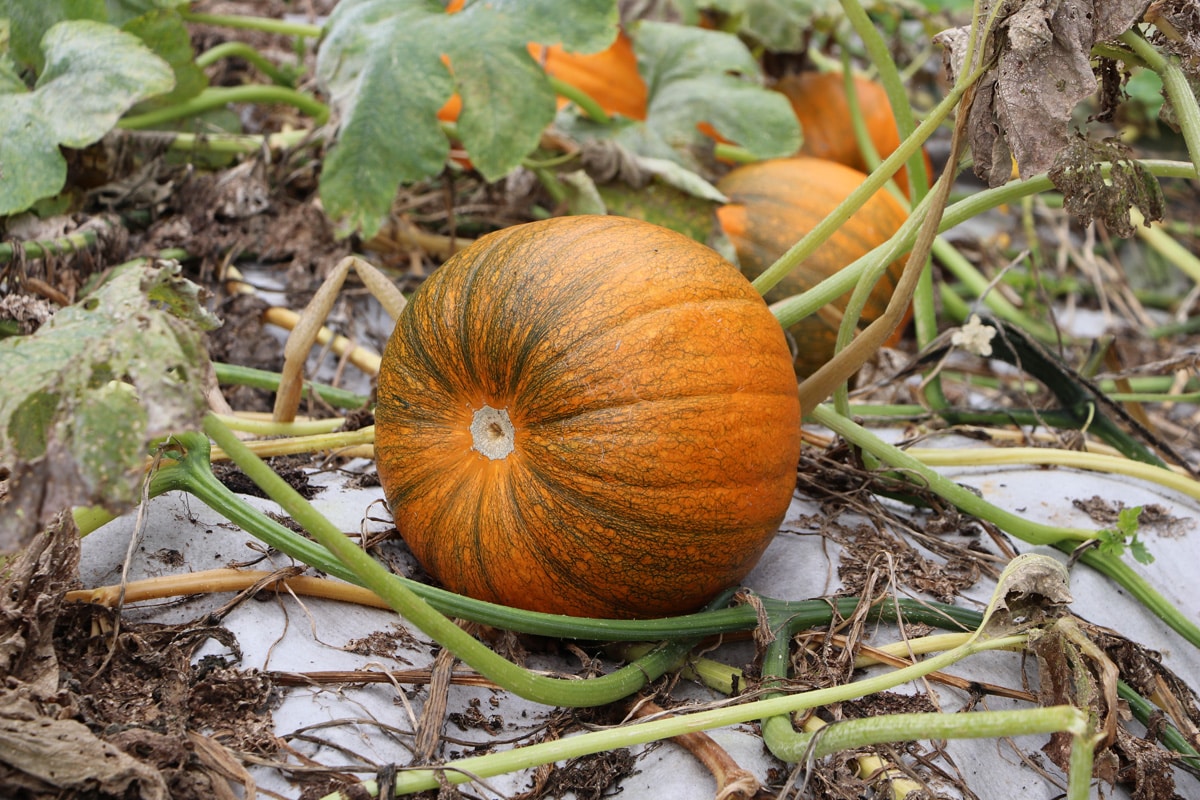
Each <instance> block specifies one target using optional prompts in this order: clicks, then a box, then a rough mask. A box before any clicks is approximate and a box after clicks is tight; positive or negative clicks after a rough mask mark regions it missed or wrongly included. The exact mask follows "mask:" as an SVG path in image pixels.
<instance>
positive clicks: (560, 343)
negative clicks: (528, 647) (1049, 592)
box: [375, 216, 800, 617]
mask: <svg viewBox="0 0 1200 800" xmlns="http://www.w3.org/2000/svg"><path fill="white" fill-rule="evenodd" d="M375 420H376V428H375V450H376V460H377V463H378V468H379V477H380V480H381V482H382V483H383V487H384V490H385V492H386V495H387V498H388V503H389V504H390V506H391V508H392V513H393V515H394V517H395V521H396V527H397V529H398V530H399V532H400V534H401V535H402V536H403V537H404V539H405V541H406V542H407V543H408V544H409V546H410V548H411V549H412V552H413V554H414V555H415V556H416V557H417V559H418V560H419V561H420V563H421V564H422V565H423V566H424V567H425V569H426V570H427V571H428V572H429V573H430V574H431V575H433V576H434V577H435V578H436V579H437V580H439V581H440V582H441V583H442V584H443V585H444V586H446V587H447V588H449V589H451V590H452V591H455V592H458V593H461V594H466V595H469V596H472V597H476V598H480V599H483V600H489V601H493V602H497V603H502V604H505V605H510V606H517V607H521V608H527V609H534V610H537V611H545V612H552V613H561V614H570V615H575V616H595V617H653V616H662V615H670V614H676V613H682V612H687V611H692V610H695V609H696V608H698V607H699V606H701V605H702V604H703V603H705V602H706V601H708V600H709V599H711V598H712V597H713V596H714V595H715V594H716V593H717V592H719V591H721V590H722V589H724V588H726V587H728V586H731V585H734V584H736V583H737V582H738V581H740V580H741V579H742V578H743V577H744V576H745V575H746V573H747V572H749V571H750V569H751V568H752V567H753V566H754V563H755V562H756V561H757V560H758V558H759V556H760V555H761V554H762V552H763V550H764V549H765V548H766V546H767V544H768V542H770V540H771V538H772V537H773V535H774V534H775V532H776V530H777V528H778V525H779V523H780V521H781V520H782V518H783V515H784V513H785V511H786V510H787V507H788V504H789V501H790V499H791V496H792V489H793V487H794V484H795V477H796V464H797V460H798V458H799V451H800V438H799V437H800V408H799V400H798V398H797V393H796V379H795V376H794V374H793V373H792V369H791V357H790V354H789V352H788V349H787V344H786V342H785V339H784V335H783V331H782V330H781V329H780V328H779V324H778V323H777V322H776V321H775V318H774V317H773V316H772V315H771V313H770V311H768V310H767V307H766V304H765V303H764V302H763V301H762V299H761V298H759V296H758V295H757V293H756V292H755V291H754V290H753V288H751V286H750V285H749V283H748V282H747V281H746V279H745V278H744V277H742V275H740V274H739V273H738V271H737V269H736V268H735V267H733V266H732V265H731V264H729V263H728V262H726V261H725V260H724V259H722V258H721V257H720V256H718V255H717V254H716V253H715V252H713V251H712V250H710V249H708V248H707V247H704V246H703V245H701V244H698V243H696V242H694V241H692V240H691V239H688V238H687V237H685V236H683V235H681V234H678V233H675V232H674V231H670V230H668V229H666V228H661V227H659V226H657V225H652V224H650V223H646V222H641V221H638V220H633V219H628V218H622V217H606V216H578V217H558V218H552V219H548V220H544V221H540V222H532V223H529V224H526V225H518V226H515V227H511V228H506V229H504V230H501V231H498V232H496V233H493V234H490V235H488V236H485V237H483V238H481V239H480V240H478V241H477V242H476V243H474V244H472V245H471V246H470V247H468V248H466V249H465V250H463V251H461V252H460V253H458V254H456V255H455V256H454V257H452V258H451V259H449V260H448V261H447V262H446V263H445V264H444V265H443V266H441V267H440V268H439V269H438V270H437V271H436V272H434V274H433V275H432V276H431V277H430V278H429V279H428V280H427V281H426V282H425V283H424V284H423V285H422V286H421V287H420V289H419V290H418V291H417V292H416V293H415V294H414V295H413V297H412V301H411V302H410V304H409V305H408V307H407V309H406V310H405V311H404V313H403V314H402V315H401V317H400V319H399V321H398V322H397V325H396V328H395V331H394V332H393V333H392V336H391V338H390V339H389V341H388V344H387V348H386V350H385V353H384V357H383V365H382V369H381V372H380V375H379V391H378V405H377V407H376V412H375Z"/></svg>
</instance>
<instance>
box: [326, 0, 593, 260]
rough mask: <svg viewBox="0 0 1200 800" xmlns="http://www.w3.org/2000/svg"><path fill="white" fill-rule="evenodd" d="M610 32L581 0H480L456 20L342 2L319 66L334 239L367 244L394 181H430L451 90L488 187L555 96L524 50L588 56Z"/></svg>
mask: <svg viewBox="0 0 1200 800" xmlns="http://www.w3.org/2000/svg"><path fill="white" fill-rule="evenodd" d="M616 32H617V13H616V3H615V1H614V0H579V1H578V2H574V3H572V5H571V13H569V14H565V13H563V11H562V5H561V3H559V2H557V0H490V2H477V3H469V4H468V5H467V6H466V7H465V8H464V9H463V10H462V11H461V12H459V13H457V14H446V13H445V12H444V11H443V9H442V7H441V5H440V4H439V3H436V2H430V1H429V0H343V2H341V3H339V4H338V6H337V7H336V8H335V9H334V12H333V14H332V15H331V16H330V18H329V22H328V24H327V26H326V36H325V40H324V42H323V44H322V46H321V51H320V53H319V54H318V58H317V78H318V80H319V81H320V82H321V84H322V86H323V87H324V88H325V89H326V90H327V91H328V93H329V95H330V97H331V99H332V105H333V107H334V109H335V110H336V112H337V115H338V118H339V119H340V129H339V131H338V138H337V142H336V144H335V145H334V146H333V147H332V148H331V150H330V152H329V154H328V157H327V159H326V161H325V164H324V167H323V169H322V174H321V199H322V202H323V203H324V205H325V210H326V212H327V213H328V214H329V215H330V217H331V218H333V219H334V220H335V221H336V222H337V223H338V225H339V227H340V229H341V230H342V232H344V233H349V232H352V231H355V230H361V231H362V233H363V234H364V236H370V235H372V234H373V233H374V232H375V231H377V230H378V228H379V225H380V224H381V222H382V220H383V219H384V218H385V216H386V215H387V213H388V210H389V209H390V207H391V203H392V199H393V198H394V197H395V193H396V189H397V187H398V186H399V185H400V184H401V183H410V182H414V181H418V180H422V179H424V178H428V177H430V176H433V175H436V174H438V173H439V172H440V171H441V170H442V168H443V166H444V164H445V161H446V157H447V155H448V153H449V149H450V147H449V142H448V141H447V139H446V136H445V134H444V133H443V132H442V129H441V125H440V123H439V122H438V119H437V112H438V110H439V109H440V108H441V107H442V105H444V104H445V102H446V100H447V99H449V97H450V95H451V94H453V93H454V92H455V91H458V92H459V94H460V95H461V96H462V100H463V110H462V114H461V116H460V118H459V121H458V128H457V134H458V136H459V138H460V139H461V140H462V143H463V145H464V146H465V147H466V149H467V152H468V153H470V155H471V161H472V163H473V164H474V166H475V168H476V169H477V170H479V172H480V173H482V174H483V176H484V177H485V178H487V179H488V180H496V179H499V178H501V177H503V176H504V175H505V174H507V173H508V172H509V171H510V170H511V169H512V168H513V167H515V166H517V165H518V164H519V163H520V161H521V159H522V158H524V157H525V156H526V155H528V154H529V153H530V152H532V151H533V149H534V148H535V147H536V146H537V144H538V140H539V137H540V136H541V133H542V131H543V129H544V128H545V127H546V126H547V125H548V124H549V123H550V121H551V120H552V119H553V117H554V107H555V100H554V92H553V90H552V89H551V88H550V84H549V81H548V80H547V78H546V76H545V74H544V73H543V72H542V70H541V69H540V68H539V67H538V65H537V64H536V62H534V60H533V58H532V57H531V56H530V55H529V52H528V50H527V49H526V45H527V44H528V43H530V42H536V43H541V44H558V43H561V44H562V45H563V46H564V47H565V48H566V49H568V50H572V51H576V52H594V51H597V50H601V49H603V48H604V47H606V46H608V45H609V44H610V43H611V42H612V40H613V37H614V36H616ZM443 55H444V56H446V57H447V58H448V59H449V62H450V66H449V67H447V66H446V65H445V64H444V63H443V62H442V56H443Z"/></svg>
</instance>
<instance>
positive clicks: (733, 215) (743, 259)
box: [717, 157, 908, 377]
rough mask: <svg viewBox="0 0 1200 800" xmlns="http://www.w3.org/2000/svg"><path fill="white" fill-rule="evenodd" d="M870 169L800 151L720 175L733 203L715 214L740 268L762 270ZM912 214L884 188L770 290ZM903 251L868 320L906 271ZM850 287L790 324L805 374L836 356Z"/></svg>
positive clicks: (820, 270)
mask: <svg viewBox="0 0 1200 800" xmlns="http://www.w3.org/2000/svg"><path fill="white" fill-rule="evenodd" d="M866 177H867V176H866V175H865V174H863V173H862V172H859V171H858V170H855V169H851V168H850V167H847V166H844V165H842V164H837V163H834V162H832V161H826V160H824V159H819V158H808V157H797V158H784V159H777V160H774V161H761V162H759V163H756V164H748V165H746V166H743V167H738V168H737V169H735V170H733V171H731V172H730V173H729V174H727V175H726V176H725V177H724V178H722V179H721V180H720V181H718V183H717V188H718V189H720V190H721V191H722V192H723V193H724V194H725V196H726V197H728V198H729V203H728V204H726V205H724V206H722V207H720V208H718V209H717V219H718V221H719V222H720V225H721V228H722V229H723V230H724V232H725V235H726V236H728V237H729V240H730V242H731V243H732V244H733V247H734V249H735V250H736V251H737V256H738V261H739V262H740V264H741V267H742V271H743V272H744V273H745V274H746V276H747V277H748V278H750V279H752V280H753V279H754V278H757V277H758V276H759V275H761V274H762V273H763V272H764V271H765V270H766V269H767V267H769V266H771V265H772V264H773V263H775V261H777V260H778V259H779V257H780V256H782V255H783V254H784V253H785V252H787V250H788V249H789V248H790V247H791V246H792V245H794V244H795V243H796V242H798V241H799V240H800V239H801V238H802V237H803V236H804V235H805V234H806V233H808V232H809V231H810V230H812V229H813V227H814V226H815V225H816V224H817V223H818V222H820V221H821V220H822V219H824V218H825V217H826V216H828V215H829V213H830V212H831V211H833V209H834V208H836V207H837V206H838V204H839V203H841V202H842V201H843V200H845V199H846V197H847V195H849V194H850V193H851V192H852V191H854V190H855V189H856V188H857V187H858V186H859V184H861V183H862V182H863V181H864V180H866ZM907 217H908V214H907V212H905V210H904V207H903V206H901V205H900V203H899V202H898V201H897V200H896V199H895V198H894V197H892V196H891V195H890V194H888V193H887V192H886V191H885V190H880V191H879V192H877V193H876V194H875V195H874V196H873V197H872V198H871V199H870V200H868V201H867V203H866V204H865V205H864V206H863V207H862V208H861V209H859V211H858V213H857V214H855V215H854V216H853V217H851V218H850V219H849V220H848V221H847V222H846V223H845V224H844V225H842V227H841V228H839V229H838V230H837V232H836V233H834V234H833V236H831V237H830V238H829V239H828V240H826V241H825V243H824V244H822V245H821V246H820V247H819V248H817V250H816V252H814V253H813V254H812V255H811V256H809V257H808V258H807V259H806V260H805V261H804V263H802V264H801V265H800V266H799V267H797V268H796V269H794V270H792V272H791V274H789V275H788V276H787V277H786V278H784V279H783V280H782V281H780V283H779V284H778V285H777V286H776V287H775V288H774V289H772V290H771V291H770V292H768V293H767V295H766V299H767V301H768V302H772V303H773V302H776V301H778V300H782V299H784V298H786V297H790V296H792V295H794V294H798V293H799V292H802V291H804V290H806V289H810V288H812V287H813V286H815V285H817V284H818V283H820V282H821V281H822V280H824V279H825V278H827V277H829V276H830V275H832V274H833V273H835V272H836V271H838V270H839V269H841V268H842V267H845V266H846V265H848V264H850V263H851V262H853V261H855V260H856V259H858V257H859V256H862V255H864V254H866V253H868V252H870V251H871V250H872V249H874V248H875V247H877V246H878V245H880V244H882V243H883V242H885V241H887V240H888V239H890V238H891V237H892V234H894V233H895V232H896V231H897V230H898V229H899V227H900V226H901V225H902V224H904V221H905V219H907ZM904 261H905V260H904V259H897V260H896V261H895V262H893V263H892V264H891V265H890V266H889V267H888V271H887V273H885V274H884V276H883V277H882V278H880V280H879V282H878V283H877V284H876V285H875V289H874V291H873V292H872V293H871V297H870V300H869V301H868V303H867V306H866V308H865V309H864V310H863V315H862V321H863V322H864V323H869V322H871V321H872V320H874V319H876V318H877V317H879V315H881V314H882V313H883V311H884V309H885V308H886V307H887V303H888V300H889V299H890V298H891V296H892V291H893V289H894V288H895V285H896V283H897V282H898V281H899V280H900V273H901V272H902V271H903V269H904ZM849 297H850V295H849V294H848V293H847V294H846V295H845V296H843V297H842V298H840V299H839V300H838V301H837V302H836V303H832V304H830V305H829V306H826V307H825V308H823V309H822V310H821V312H820V313H819V314H814V315H812V316H810V317H807V318H805V319H803V320H801V321H800V322H798V323H796V324H795V325H793V326H792V327H791V328H789V329H788V333H790V334H791V336H792V338H793V341H794V349H795V351H796V352H795V355H796V358H795V368H796V373H797V374H798V375H800V376H802V377H806V376H808V375H811V374H812V373H813V372H815V371H816V370H817V369H818V368H819V367H820V366H821V365H822V364H824V363H825V362H826V361H828V360H829V359H830V358H832V357H833V352H834V344H835V342H836V339H837V331H838V326H839V325H840V324H841V318H842V311H843V310H844V309H845V307H846V301H847V300H848V299H849Z"/></svg>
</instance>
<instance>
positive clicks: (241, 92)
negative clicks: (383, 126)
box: [117, 84, 329, 130]
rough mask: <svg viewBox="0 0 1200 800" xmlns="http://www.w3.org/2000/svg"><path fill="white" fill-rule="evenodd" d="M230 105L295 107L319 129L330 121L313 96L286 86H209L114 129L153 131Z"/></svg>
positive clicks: (324, 107) (324, 109) (327, 114)
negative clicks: (318, 126)
mask: <svg viewBox="0 0 1200 800" xmlns="http://www.w3.org/2000/svg"><path fill="white" fill-rule="evenodd" d="M230 103H277V104H280V105H289V106H294V107H295V108H297V109H298V110H299V111H301V112H302V113H305V114H308V115H309V116H310V117H312V118H313V121H314V122H316V124H318V125H324V124H325V122H326V120H328V119H329V106H327V105H325V104H324V103H322V102H321V101H320V100H317V99H316V98H315V97H313V96H312V95H308V94H305V93H304V92H299V91H296V90H295V89H289V88H287V87H285V86H263V85H260V84H248V85H246V86H210V87H209V88H207V89H205V90H204V91H202V92H200V94H198V95H196V96H195V97H192V98H189V99H187V100H185V101H183V102H182V103H176V104H175V105H170V106H166V107H164V108H159V109H155V110H154V111H147V112H146V113H144V114H136V115H134V116H132V117H125V118H124V119H122V120H120V121H119V122H118V123H117V127H119V128H124V129H126V130H142V129H146V128H156V127H159V126H162V125H165V124H167V123H169V122H174V121H175V120H179V119H185V118H187V117H194V116H196V115H198V114H203V113H204V112H206V111H212V110H213V109H216V108H224V107H225V106H226V105H228V104H230Z"/></svg>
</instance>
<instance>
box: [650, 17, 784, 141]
mask: <svg viewBox="0 0 1200 800" xmlns="http://www.w3.org/2000/svg"><path fill="white" fill-rule="evenodd" d="M632 36H633V43H634V51H635V52H636V53H637V57H638V69H639V70H640V71H641V73H642V78H643V79H644V80H645V81H646V85H647V87H649V90H650V98H649V105H648V106H647V111H646V122H645V126H646V128H647V129H648V134H649V135H650V136H653V137H657V138H659V139H661V140H662V141H664V142H665V143H666V144H668V145H669V146H670V147H671V148H672V150H674V151H675V152H685V151H686V149H687V147H688V146H689V145H691V144H693V143H694V142H696V141H697V139H698V138H699V136H700V134H699V132H698V129H697V125H698V124H699V123H701V122H707V123H709V124H711V125H712V126H713V128H715V129H716V131H717V133H719V134H721V135H722V136H723V137H725V138H726V139H729V140H731V141H733V142H736V143H737V144H739V145H741V146H742V147H744V148H746V149H747V150H748V151H750V153H751V154H752V155H754V156H756V157H758V158H778V157H782V156H788V155H792V154H793V153H795V152H796V150H798V149H799V147H800V125H799V123H798V122H796V114H795V112H794V111H792V107H791V104H790V103H788V101H787V98H785V97H784V96H783V95H782V94H780V93H778V92H772V91H769V90H767V89H765V88H764V87H763V79H762V72H761V71H760V69H759V66H758V62H757V61H756V60H755V58H754V56H753V54H752V53H751V52H750V51H749V50H748V49H747V48H746V46H745V45H744V44H742V42H741V40H739V39H738V38H737V37H736V36H732V35H730V34H727V33H722V32H720V31H710V30H704V29H703V28H693V27H689V26H685V25H672V24H669V23H663V22H650V21H646V22H641V23H638V25H637V26H636V28H635V29H634V30H633V32H632Z"/></svg>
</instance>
